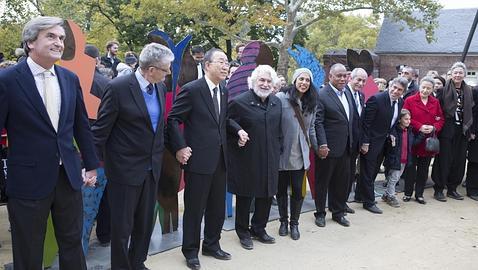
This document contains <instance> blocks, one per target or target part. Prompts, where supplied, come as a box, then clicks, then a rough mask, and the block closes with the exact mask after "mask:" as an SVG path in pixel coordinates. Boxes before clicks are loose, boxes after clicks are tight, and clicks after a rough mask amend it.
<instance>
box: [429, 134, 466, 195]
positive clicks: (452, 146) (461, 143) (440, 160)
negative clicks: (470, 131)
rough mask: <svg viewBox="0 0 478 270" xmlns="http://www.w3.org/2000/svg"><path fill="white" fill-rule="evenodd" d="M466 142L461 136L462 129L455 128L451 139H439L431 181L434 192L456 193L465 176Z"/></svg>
mask: <svg viewBox="0 0 478 270" xmlns="http://www.w3.org/2000/svg"><path fill="white" fill-rule="evenodd" d="M467 147H468V142H467V139H466V137H465V136H464V135H463V134H462V127H461V126H455V135H454V136H453V138H440V154H438V155H437V156H436V157H435V161H434V162H433V170H432V179H433V182H435V185H434V186H433V188H434V189H435V191H438V192H442V191H443V189H444V188H445V186H446V187H447V189H448V192H452V191H456V187H458V185H460V183H461V182H462V181H463V176H464V175H465V163H466V149H467Z"/></svg>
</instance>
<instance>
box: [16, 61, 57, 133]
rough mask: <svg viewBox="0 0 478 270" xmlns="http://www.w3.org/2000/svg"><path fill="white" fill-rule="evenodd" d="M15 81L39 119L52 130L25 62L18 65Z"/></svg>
mask: <svg viewBox="0 0 478 270" xmlns="http://www.w3.org/2000/svg"><path fill="white" fill-rule="evenodd" d="M16 80H17V83H18V84H19V85H20V87H21V89H22V90H23V92H24V93H25V96H26V97H27V98H28V100H30V102H31V103H32V105H33V107H34V108H35V110H37V111H38V113H39V114H40V116H41V118H43V120H45V122H47V123H48V125H49V126H50V127H51V128H52V129H53V130H54V128H53V125H52V124H51V120H50V117H49V116H48V112H47V111H46V108H45V104H44V103H43V100H42V98H41V96H40V93H39V92H38V88H37V86H36V84H35V79H34V78H33V74H32V72H31V70H30V68H29V67H28V64H27V61H23V62H21V63H20V64H18V75H17V78H16Z"/></svg>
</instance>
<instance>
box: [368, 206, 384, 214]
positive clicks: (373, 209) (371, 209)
mask: <svg viewBox="0 0 478 270" xmlns="http://www.w3.org/2000/svg"><path fill="white" fill-rule="evenodd" d="M363 208H364V209H365V210H367V211H369V212H372V213H374V214H383V211H382V209H380V208H378V207H377V206H376V205H375V204H373V205H371V206H365V205H364V207H363Z"/></svg>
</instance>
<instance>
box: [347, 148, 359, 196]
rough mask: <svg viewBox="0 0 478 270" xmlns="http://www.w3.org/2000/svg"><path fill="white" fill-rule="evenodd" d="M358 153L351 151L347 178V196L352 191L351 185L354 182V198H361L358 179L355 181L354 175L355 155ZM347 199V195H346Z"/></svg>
mask: <svg viewBox="0 0 478 270" xmlns="http://www.w3.org/2000/svg"><path fill="white" fill-rule="evenodd" d="M358 155H359V153H358V152H354V153H352V155H351V156H350V178H349V186H348V190H347V196H349V194H350V192H352V187H353V185H354V182H356V185H355V195H354V199H356V200H361V198H360V192H359V188H360V187H359V181H357V179H356V177H357V175H356V171H357V157H358ZM347 199H348V197H347Z"/></svg>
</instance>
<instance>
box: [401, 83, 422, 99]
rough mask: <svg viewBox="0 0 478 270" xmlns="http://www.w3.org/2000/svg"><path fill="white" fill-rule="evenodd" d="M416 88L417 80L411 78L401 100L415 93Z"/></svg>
mask: <svg viewBox="0 0 478 270" xmlns="http://www.w3.org/2000/svg"><path fill="white" fill-rule="evenodd" d="M418 88H419V87H418V85H417V82H416V81H415V80H412V82H411V83H410V85H409V86H408V87H407V92H406V93H405V94H403V100H405V99H407V98H408V97H411V96H413V95H415V94H416V93H417V92H418Z"/></svg>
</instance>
